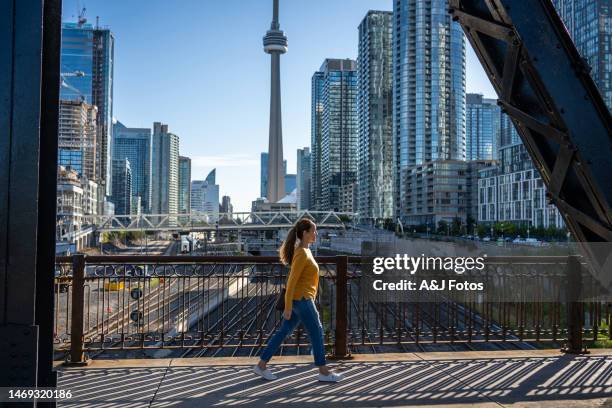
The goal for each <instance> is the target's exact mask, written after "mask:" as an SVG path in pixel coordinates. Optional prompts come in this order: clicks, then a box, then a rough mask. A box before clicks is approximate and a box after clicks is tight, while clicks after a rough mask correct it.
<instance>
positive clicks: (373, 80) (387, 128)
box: [357, 11, 393, 219]
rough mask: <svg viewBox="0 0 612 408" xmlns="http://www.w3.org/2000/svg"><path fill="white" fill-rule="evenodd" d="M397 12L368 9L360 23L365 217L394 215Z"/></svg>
mask: <svg viewBox="0 0 612 408" xmlns="http://www.w3.org/2000/svg"><path fill="white" fill-rule="evenodd" d="M392 40H393V13H392V12H390V11H369V12H368V14H367V15H366V16H365V17H364V19H363V20H362V21H361V24H359V54H358V56H357V78H358V79H357V83H358V88H359V92H358V94H357V109H358V112H359V164H358V180H359V183H358V192H357V197H358V199H357V203H358V205H357V208H358V211H359V213H360V215H361V216H362V217H367V218H374V219H381V218H391V217H392V216H393V133H392V130H393V98H392V84H393V78H392V75H393V70H392V64H393V59H392V43H391V42H392Z"/></svg>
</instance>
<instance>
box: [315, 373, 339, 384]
mask: <svg viewBox="0 0 612 408" xmlns="http://www.w3.org/2000/svg"><path fill="white" fill-rule="evenodd" d="M341 379H342V374H340V373H334V372H330V373H329V374H328V375H323V374H321V373H319V375H317V380H319V381H325V382H338V381H340V380H341Z"/></svg>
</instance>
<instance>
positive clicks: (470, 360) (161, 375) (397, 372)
mask: <svg viewBox="0 0 612 408" xmlns="http://www.w3.org/2000/svg"><path fill="white" fill-rule="evenodd" d="M255 361H256V359H252V358H247V357H236V358H232V357H226V358H200V359H155V360H106V361H103V360H99V361H94V362H93V363H92V364H90V365H89V366H87V367H85V368H61V369H59V367H58V369H59V387H61V388H62V389H70V390H71V391H72V394H73V401H72V402H68V401H66V402H60V403H58V407H87V408H89V407H92V408H93V407H100V408H101V407H108V408H111V407H121V408H124V407H125V408H129V407H158V408H161V407H224V406H245V407H289V406H296V407H298V406H299V407H306V408H308V407H344V408H348V407H382V406H393V407H399V406H405V407H423V406H430V407H449V406H451V407H459V406H479V407H501V406H512V407H551V408H552V407H555V408H556V407H610V408H612V350H592V352H591V354H589V355H586V356H573V355H562V354H560V353H559V352H558V351H556V350H546V351H531V350H530V351H511V352H508V351H497V352H439V353H434V352H432V353H401V354H399V353H398V354H378V355H356V356H355V358H354V359H353V360H345V361H342V362H332V366H335V367H336V368H337V369H338V370H341V371H342V372H343V373H344V375H345V377H346V378H345V380H344V381H342V382H341V383H338V384H326V383H319V382H317V381H316V380H315V370H314V369H313V366H312V365H311V363H310V361H311V357H310V356H297V357H275V358H273V360H272V362H271V363H270V368H271V369H272V371H274V372H275V373H276V374H278V375H279V377H280V378H279V380H276V381H272V382H266V381H264V380H261V379H259V378H258V377H256V376H255V375H254V374H252V373H251V366H252V364H254V362H255Z"/></svg>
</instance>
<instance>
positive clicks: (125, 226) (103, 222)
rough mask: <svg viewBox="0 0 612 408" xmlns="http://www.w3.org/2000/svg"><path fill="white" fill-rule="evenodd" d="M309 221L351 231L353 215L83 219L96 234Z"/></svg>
mask: <svg viewBox="0 0 612 408" xmlns="http://www.w3.org/2000/svg"><path fill="white" fill-rule="evenodd" d="M303 217H307V218H310V219H312V220H313V221H314V222H315V223H316V224H317V226H318V227H319V228H327V229H348V228H353V227H354V226H355V225H356V223H357V221H358V216H357V214H356V213H349V212H334V211H269V212H234V213H219V214H216V215H214V216H211V215H209V214H205V213H192V214H138V215H86V216H83V223H84V225H90V226H93V227H94V228H95V230H96V231H99V232H112V231H196V232H198V231H202V232H206V231H232V230H234V231H248V230H262V231H263V230H278V229H283V228H290V227H291V226H292V225H293V224H295V222H296V221H297V220H299V219H300V218H303Z"/></svg>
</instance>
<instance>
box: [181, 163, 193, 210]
mask: <svg viewBox="0 0 612 408" xmlns="http://www.w3.org/2000/svg"><path fill="white" fill-rule="evenodd" d="M178 194H179V195H178V212H179V214H189V212H190V211H191V159H190V158H189V157H184V156H179V186H178Z"/></svg>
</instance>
